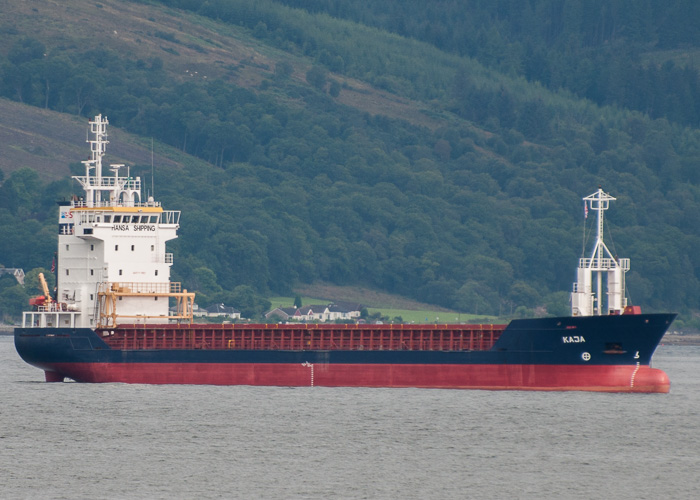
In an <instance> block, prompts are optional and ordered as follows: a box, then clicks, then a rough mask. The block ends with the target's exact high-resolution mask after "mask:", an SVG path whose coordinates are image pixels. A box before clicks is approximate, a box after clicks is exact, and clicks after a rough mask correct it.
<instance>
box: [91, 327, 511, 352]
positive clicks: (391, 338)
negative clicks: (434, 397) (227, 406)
mask: <svg viewBox="0 0 700 500" xmlns="http://www.w3.org/2000/svg"><path fill="white" fill-rule="evenodd" d="M315 326H317V325H308V327H307V325H303V326H289V325H245V326H241V325H190V326H187V327H178V326H177V325H164V326H162V327H155V326H154V325H146V326H144V325H139V326H131V325H129V326H126V325H120V327H119V328H116V329H104V330H103V331H102V332H101V335H102V337H103V339H104V340H105V342H107V343H108V344H109V345H110V347H112V348H113V349H212V350H231V349H236V350H284V351H305V350H328V351H485V350H489V349H491V348H492V347H493V345H494V344H495V343H496V341H497V340H498V338H499V337H500V335H501V333H502V332H503V330H504V329H505V325H421V326H416V325H362V326H356V325H328V326H323V327H318V328H316V327H315Z"/></svg>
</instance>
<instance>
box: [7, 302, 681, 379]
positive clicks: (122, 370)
mask: <svg viewBox="0 0 700 500" xmlns="http://www.w3.org/2000/svg"><path fill="white" fill-rule="evenodd" d="M673 318H674V315H673V314H651V315H629V316H624V315H623V316H605V317H580V318H544V319H532V320H514V321H513V322H511V323H510V324H509V325H508V326H507V327H506V328H505V329H504V330H503V332H502V334H500V336H499V338H498V339H497V340H496V341H495V342H494V344H493V346H492V347H491V348H489V349H487V350H363V349H353V350H347V349H337V350H331V349H236V348H220V349H207V348H202V347H201V346H199V348H178V349H163V348H160V349H157V348H149V349H145V348H131V349H124V348H121V349H115V348H113V347H110V345H109V344H108V343H106V342H105V341H104V340H103V338H102V337H101V336H100V335H98V333H97V332H95V331H93V330H91V329H87V328H83V329H80V328H78V329H66V328H53V329H51V328H18V329H16V331H15V345H16V347H17V351H18V353H19V354H20V356H21V357H22V358H23V359H24V360H25V361H27V362H28V363H30V364H32V365H34V366H36V367H38V368H41V369H43V370H44V371H45V372H46V379H47V380H48V381H60V380H64V379H66V378H69V379H73V380H76V381H78V382H123V383H142V384H212V385H268V386H328V387H340V386H343V387H421V388H455V389H457V388H458V389H490V390H497V389H502V390H541V391H552V390H581V391H603V392H662V393H663V392H668V391H669V389H670V382H669V379H668V377H667V376H666V374H665V373H664V372H663V371H661V370H658V369H654V368H651V367H650V362H651V357H652V355H653V353H654V351H655V349H656V347H657V345H658V343H659V341H660V340H661V338H662V337H663V335H664V333H665V332H666V330H667V328H668V326H669V325H670V323H671V322H672V321H673ZM229 326H230V327H231V329H233V328H234V327H233V325H229ZM258 327H259V329H262V330H264V332H266V333H268V334H278V335H279V333H278V332H280V331H281V330H283V329H284V327H282V328H279V327H278V326H277V325H270V326H265V325H258ZM290 328H291V327H290ZM445 328H446V329H447V328H450V327H449V326H447V325H446V326H445ZM173 329H175V330H176V333H183V332H184V333H189V332H194V331H195V329H196V325H193V326H178V327H175V326H163V327H162V330H155V329H154V330H153V331H154V332H158V331H162V332H171V333H172V331H173ZM149 331H150V330H149ZM237 331H238V330H237ZM367 331H369V330H367ZM103 334H106V333H105V332H103ZM229 347H231V346H229Z"/></svg>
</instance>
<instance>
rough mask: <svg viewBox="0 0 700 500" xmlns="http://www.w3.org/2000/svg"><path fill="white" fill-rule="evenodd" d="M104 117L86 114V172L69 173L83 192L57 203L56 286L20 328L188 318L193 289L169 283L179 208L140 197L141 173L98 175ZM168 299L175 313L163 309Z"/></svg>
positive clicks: (103, 143) (115, 167)
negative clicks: (170, 245)
mask: <svg viewBox="0 0 700 500" xmlns="http://www.w3.org/2000/svg"><path fill="white" fill-rule="evenodd" d="M107 124H108V121H107V119H106V118H103V117H102V115H98V116H96V117H95V119H94V120H91V121H90V132H91V135H92V138H90V139H88V142H89V144H90V159H89V160H87V161H84V162H82V163H83V164H84V165H85V175H84V176H74V177H73V178H74V179H75V180H76V181H78V182H79V183H80V184H81V185H82V187H83V189H84V191H85V197H84V198H78V197H74V198H73V200H71V201H70V202H62V203H59V205H60V207H59V214H58V224H59V225H58V228H59V229H58V231H59V232H58V252H57V257H58V258H57V271H56V282H57V285H56V292H55V297H54V298H53V300H49V301H48V302H47V303H46V304H44V305H41V306H39V307H37V308H36V309H37V310H35V311H30V312H25V313H24V317H23V326H25V327H31V326H36V327H66V328H76V327H91V328H95V327H111V326H116V325H118V324H123V323H130V324H131V323H163V322H168V321H170V320H171V319H174V320H181V319H190V320H191V317H192V303H193V301H194V294H188V293H187V292H186V290H185V291H183V290H181V289H180V284H179V283H171V282H170V267H171V266H172V263H173V257H172V254H170V253H167V252H166V248H165V244H166V242H167V241H169V240H172V239H174V238H177V229H178V228H179V221H180V212H179V211H172V210H163V208H162V207H161V206H160V203H158V202H155V201H154V200H153V198H149V199H148V200H147V201H146V202H143V201H142V200H141V179H140V178H139V177H136V178H133V179H132V178H131V177H130V176H129V169H128V168H126V176H120V175H119V174H120V170H122V169H124V168H125V167H124V165H110V169H111V170H112V175H111V176H103V175H102V174H103V172H102V157H103V156H104V154H105V147H106V145H107V144H108V141H107V133H106V128H107ZM171 298H174V299H175V301H176V303H177V306H178V307H177V310H178V312H177V313H176V314H175V315H169V312H168V311H169V301H170V299H171Z"/></svg>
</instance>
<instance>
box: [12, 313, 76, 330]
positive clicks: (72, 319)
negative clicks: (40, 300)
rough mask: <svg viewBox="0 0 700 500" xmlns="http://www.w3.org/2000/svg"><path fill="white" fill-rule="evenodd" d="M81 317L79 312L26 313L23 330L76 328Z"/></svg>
mask: <svg viewBox="0 0 700 500" xmlns="http://www.w3.org/2000/svg"><path fill="white" fill-rule="evenodd" d="M79 317H80V312H78V311H59V310H51V311H47V310H43V311H25V312H23V313H22V328H75V327H76V326H78V321H77V320H78V318H79Z"/></svg>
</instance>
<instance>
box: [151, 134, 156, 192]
mask: <svg viewBox="0 0 700 500" xmlns="http://www.w3.org/2000/svg"><path fill="white" fill-rule="evenodd" d="M153 170H154V167H153V137H151V196H152V197H153V199H154V200H155V198H156V184H155V181H154V174H153Z"/></svg>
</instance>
